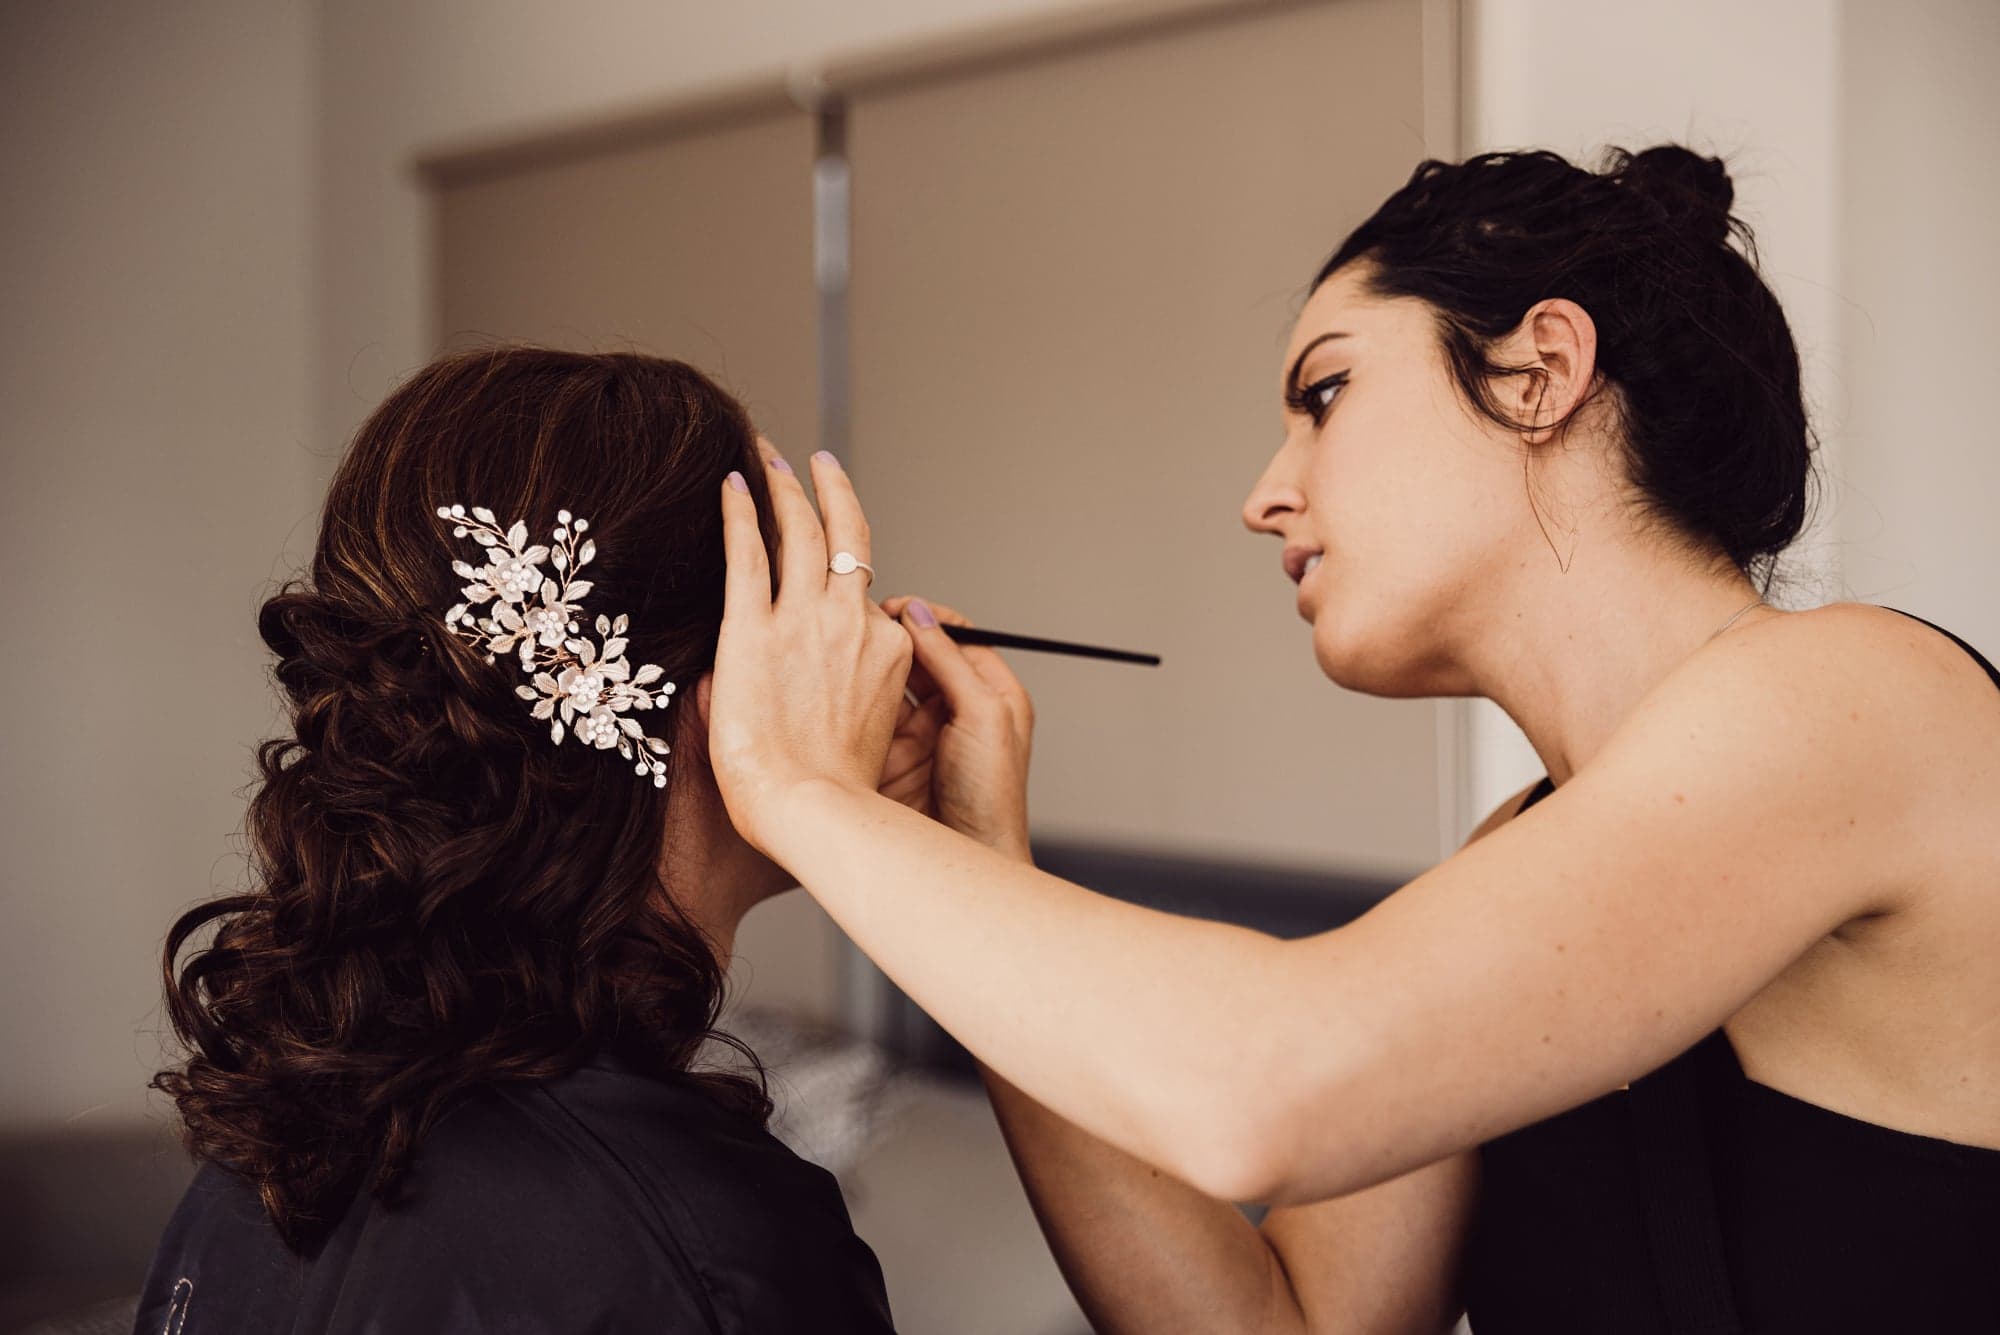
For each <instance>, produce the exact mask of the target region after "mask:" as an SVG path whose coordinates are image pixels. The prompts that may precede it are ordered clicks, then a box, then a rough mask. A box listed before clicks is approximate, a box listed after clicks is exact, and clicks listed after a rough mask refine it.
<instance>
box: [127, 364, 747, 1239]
mask: <svg viewBox="0 0 2000 1335" xmlns="http://www.w3.org/2000/svg"><path fill="white" fill-rule="evenodd" d="M755 442H756V438H755V432H754V430H753V428H752V426H751V423H750V420H749V418H748V416H747V415H746V413H745V412H744V409H743V408H742V406H741V405H740V404H739V403H737V402H736V400H735V399H733V398H732V397H730V396H729V395H728V394H727V393H725V392H724V391H723V390H722V389H720V388H718V387H717V386H716V385H715V384H714V383H713V382H712V381H710V380H709V379H708V378H707V377H706V376H704V375H703V374H702V373H701V372H699V371H697V370H696V369H694V368H693V367H691V366H688V365H686V364H684V363H681V362H677V361H670V360H666V359H662V358H657V357H650V356H645V355H641V354H638V353H626V352H621V353H599V354H586V353H573V352H564V351H558V350H555V349H549V348H538V347H522V346H500V347H487V348H481V349H476V350H473V351H467V352H462V353H457V354H453V355H450V356H446V357H442V358H440V359H438V360H437V361H435V362H432V363H431V364H430V365H428V366H426V367H424V368H423V369H422V370H421V371H419V372H418V373H416V374H415V375H414V376H412V377H411V378H410V379H409V380H408V381H407V382H406V383H404V384H403V385H402V386H400V387H399V388H398V389H397V390H396V391H395V392H394V393H393V394H391V395H390V396H389V398H388V399H387V401H386V402H384V403H383V404H382V405H381V407H380V408H378V409H377V410H376V411H375V413H374V414H373V415H372V416H371V417H370V418H369V419H368V421H367V422H366V423H365V424H363V426H362V427H361V428H360V430H359V432H358V433H357V434H356V436H355V439H354V441H353V443H352V445H351V446H350V447H349V449H348V451H347V453H346V456H345V457H344V459H343V460H342V462H341V464H340V466H339V468H338V469H337V471H336V472H335V474H334V477H333V480H332V484H331V487H330V489H329V491H328V494H327V497H326V504H325V508H324V511H323V513H322V516H321V521H320V532H319V539H318V545H317V548H316V550H315V552H314V555H313V560H312V567H311V575H310V579H299V578H296V577H295V578H293V579H291V580H288V581H286V582H285V583H284V584H283V585H282V586H281V587H280V589H279V590H278V592H276V593H275V594H274V595H273V596H271V597H270V598H268V599H267V600H266V601H265V602H264V604H263V606H262V609H261V611H260V613H259V615H258V619H257V625H258V629H259V631H260V633H261V634H262V636H263V639H264V642H265V644H267V645H268V646H269V647H270V649H271V651H272V652H273V653H275V654H276V655H277V659H278V661H277V664H276V667H275V677H276V680H277V683H278V686H279V688H280V689H281V691H282V692H283V696H284V699H285V701H286V702H287V705H288V707H289V713H290V718H291V729H290V732H291V735H288V736H282V737H276V738H272V739H269V740H267V741H264V742H262V743H260V744H259V745H258V747H257V768H258V775H259V777H258V779H257V781H256V787H255V791H254V793H253V795H252V797H251V798H250V801H249V806H248V816H247V841H248V844H249V846H250V853H251V866H252V871H253V877H252V884H253V886H254V888H252V889H250V890H249V891H248V892H246V893H241V894H233V895H229V896H226V897H223V898H220V899H216V900H212V901H209V902H207V903H204V904H201V905H199V906H198V907H196V908H194V909H192V910H190V911H189V912H187V913H185V914H183V915H182V916H181V917H180V918H179V919H178V920H177V921H176V922H175V923H174V924H173V927H172V930H171V931H170V932H169V933H168V935H167V941H166V950H165V957H164V960H163V969H164V972H165V982H166V1003H167V1014H168V1017H169V1020H170V1022H171V1024H172V1026H173V1029H174V1032H175V1034H176V1035H177V1036H178V1037H179V1039H180V1041H181V1042H182V1043H183V1044H184V1045H185V1047H186V1049H187V1056H186V1060H185V1061H184V1062H183V1064H181V1065H179V1066H176V1067H172V1068H170V1069H168V1070H164V1071H161V1072H160V1073H159V1074H157V1075H156V1076H155V1077H154V1078H153V1080H152V1082H151V1083H152V1087H154V1088H157V1089H160V1090H163V1091H165V1092H166V1093H168V1094H170V1095H171V1096H172V1097H173V1099H174V1101H175V1103H176V1105H177V1107H178V1109H179V1112H180V1116H181V1119H182V1122H183V1125H184V1140H185V1143H186V1145H187V1148H188V1150H189V1152H190V1153H191V1154H193V1155H194V1156H195V1157H197V1158H199V1159H206V1160H210V1161H213V1162H215V1163H218V1164H221V1165H223V1166H225V1167H227V1168H229V1169H232V1170H234V1171H236V1172H238V1173H241V1174H243V1175H244V1176H246V1177H247V1178H248V1179H249V1180H250V1181H251V1182H252V1183H254V1184H255V1186H256V1187H257V1189H258V1192H259V1194H260V1196H261V1198H262V1200H263V1203H264V1207H265V1209H266V1210H267V1211H268V1212H269V1214H270V1217H271V1221H272V1223H273V1224H274V1225H275V1226H276V1228H277V1230H278V1232H279V1234H280V1235H281V1236H282V1237H283V1238H284V1240H285V1241H286V1243H287V1244H288V1245H289V1246H291V1247H293V1248H294V1249H295V1250H300V1251H303V1250H305V1249H307V1248H309V1247H310V1246H311V1245H313V1243H314V1241H315V1239H317V1238H319V1237H322V1236H323V1235H324V1231H325V1230H326V1229H328V1228H330V1227H331V1226H332V1224H333V1223H334V1222H335V1221H337V1220H338V1218H339V1217H340V1214H341V1213H342V1212H343V1210H344V1209H345V1208H346V1205H347V1203H348V1202H349V1200H351V1199H352V1198H353V1196H354V1194H355V1193H356V1192H357V1191H358V1190H359V1189H361V1188H363V1187H365V1188H366V1189H368V1190H369V1191H371V1192H373V1193H374V1194H375V1195H376V1196H378V1197H381V1198H383V1199H389V1198H392V1197H393V1196H395V1195H396V1194H398V1188H399V1186H400V1185H401V1184H402V1183H403V1181H404V1179H405V1175H406V1173H407V1171H408V1168H409V1166H410V1164H411V1162H412V1159H413V1156H414V1154H415V1152H416V1151H417V1148H418V1146H419V1143H420V1142H421V1141H422V1139H423V1137H424V1135H425V1134H426V1132H427V1131H428V1130H429V1129H430V1128H431V1127H432V1126H433V1125H434V1124H435V1123H436V1122H437V1120H438V1118H439V1117H440V1116H441V1115H442V1114H443V1113H445V1112H446V1111H447V1110H448V1109H449V1108H450V1107H451V1106H452V1105H453V1104H454V1102H455V1101H456V1100H458V1099H459V1098H461V1097H462V1096H465V1095H467V1094H469V1093H471V1092H473V1091H474V1090H476V1089H477V1088H479V1087H480V1086H482V1085H486V1084H488V1083H490V1082H494V1081H511V1080H535V1079H544V1078H549V1077H554V1076H558V1075H562V1074H564V1073H566V1072H568V1071H570V1070H572V1069H573V1068H575V1067H576V1066H578V1065H579V1064H581V1063H582V1062H583V1061H585V1060H586V1059H587V1058H588V1057H590V1056H591V1055H592V1054H593V1053H594V1052H596V1051H598V1050H611V1051H615V1052H616V1053H617V1054H618V1055H619V1056H620V1057H622V1058H624V1059H626V1060H628V1061H631V1062H634V1063H636V1064H637V1065H638V1066H639V1067H640V1068H641V1069H644V1070H648V1071H651V1072H654V1073H659V1074H669V1073H686V1074H687V1077H688V1078H691V1079H694V1080H696V1081H698V1082H699V1083H700V1084H701V1085H702V1086H703V1087H704V1088H705V1089H706V1090H707V1091H708V1092H709V1093H711V1094H712V1095H713V1096H714V1097H715V1098H717V1099H718V1100H720V1101H721V1102H723V1103H724V1104H726V1105H728V1106H730V1107H733V1108H735V1109H737V1110H739V1111H741V1112H743V1113H745V1114H747V1115H749V1116H751V1117H754V1118H755V1119H756V1120H757V1121H759V1122H762V1121H764V1120H765V1119H766V1118H768V1116H769V1115H770V1110H771V1102H770V1099H769V1096H768V1093H767V1091H766V1088H765V1085H764V1078H763V1071H762V1068H761V1067H759V1066H758V1065H757V1063H756V1059H755V1057H754V1056H753V1055H751V1054H749V1053H748V1052H747V1050H745V1049H742V1048H741V1045H739V1044H735V1043H734V1041H733V1040H731V1039H729V1038H728V1037H727V1036H726V1035H723V1034H720V1033H719V1032H718V1031H717V1030H716V1028H715V1024H716V1019H717V1015H718V1011H719V1008H720V1005H721V999H722V986H723V966H722V965H721V963H720V962H719V960H718V957H717V954H716V952H715V950H714V949H713V948H712V945H711V943H710V942H709V941H708V940H707V939H706V938H705V937H704V936H703V934H702V933H701V932H700V930H699V929H698V928H697V927H696V925H695V924H694V923H693V922H692V921H691V920H689V919H688V918H687V917H686V916H685V915H684V914H682V913H681V911H680V910H679V909H678V908H677V907H676V906H675V905H674V903H673V902H672V900H671V899H670V898H669V897H668V895H667V893H666V890H665V886H664V885H663V884H662V882H661V880H660V877H659V861H660V857H661V851H662V840H663V838H664V832H665V820H666V815H667V810H668V806H669V804H670V803H672V802H673V801H674V798H675V795H676V793H677V792H679V791H680V790H681V783H682V782H683V770H684V763H686V762H683V756H684V753H685V748H683V747H681V746H678V745H677V746H675V747H674V749H673V752H672V754H671V755H670V756H669V757H668V760H669V762H670V769H669V772H668V776H667V777H668V783H667V784H666V786H665V787H656V786H655V785H654V783H653V782H652V779H651V777H650V776H641V775H638V774H636V773H635V772H634V769H633V763H632V762H629V761H623V760H621V759H620V757H619V756H618V754H617V753H616V752H615V751H612V752H609V753H607V752H606V751H602V750H599V749H597V748H594V747H588V746H585V745H582V744H581V743H579V742H577V741H576V740H575V739H573V738H571V739H566V740H565V742H564V743H563V744H561V745H558V744H555V743H554V742H552V741H551V739H550V735H549V725H548V724H547V723H544V722H539V721H536V720H535V719H534V718H532V717H531V716H530V713H529V707H528V705H527V703H526V702H524V701H523V700H522V699H520V698H519V697H517V696H516V695H515V693H514V690H515V687H516V686H518V685H520V684H522V682H523V681H524V680H525V678H524V677H523V675H522V673H521V671H520V667H519V664H518V663H517V662H516V661H514V660H513V659H512V658H511V657H510V656H504V655H503V656H502V657H501V658H500V659H499V661H497V662H493V663H489V662H487V661H486V657H485V654H484V652H483V651H482V650H481V648H480V647H479V646H477V645H475V644H473V643H471V642H470V641H469V640H467V639H464V638H461V637H460V636H458V635H455V634H454V633H453V632H452V631H451V629H450V628H449V627H448V626H447V625H446V623H445V622H444V619H443V613H444V611H445V609H446V608H447V607H449V606H450V605H451V604H452V603H454V602H458V601H460V600H461V599H462V597H463V595H462V594H461V593H460V592H459V589H460V586H461V585H462V584H463V583H464V581H463V579H462V578H460V577H459V576H457V575H455V574H454V573H453V570H452V561H453V560H454V559H465V558H466V556H467V555H468V552H470V553H471V554H472V555H474V556H477V555H478V552H477V549H476V548H468V546H467V544H466V540H465V539H461V538H456V537H454V536H453V535H452V532H451V525H450V524H449V523H447V522H446V521H444V520H441V519H439V518H438V516H437V513H436V512H437V509H438V507H439V506H445V505H452V504H464V505H466V506H467V507H468V508H469V507H470V506H472V505H473V504H478V505H482V506H486V507H489V508H491V509H492V510H493V511H494V512H495V513H496V514H497V516H498V517H499V521H500V522H501V523H502V524H508V523H511V522H512V521H513V520H514V519H516V518H519V519H523V520H525V521H526V523H527V525H528V528H529V530H530V532H531V533H534V534H537V535H546V534H547V533H548V532H549V530H550V529H552V528H553V527H554V526H555V525H556V523H557V518H556V514H557V511H558V510H560V509H567V510H570V511H572V512H573V513H574V514H575V515H577V516H579V517H582V518H585V519H587V520H589V522H590V536H592V537H593V538H595V539H596V540H597V559H596V560H595V561H594V562H593V563H592V567H591V572H592V578H591V582H592V585H593V587H592V591H591V593H590V594H589V596H588V603H589V605H590V606H591V607H592V608H593V609H604V610H607V611H609V612H611V613H612V614H616V613H618V612H625V613H628V614H629V616H630V631H629V634H628V636H627V639H628V640H629V651H628V652H629V654H630V658H631V661H632V662H633V663H635V664H637V663H657V664H659V665H660V666H661V667H663V668H664V669H665V679H666V680H671V681H674V682H676V683H679V684H681V685H682V686H683V687H684V688H686V692H687V693H685V694H683V695H682V696H681V697H679V698H678V700H677V702H676V704H677V707H678V709H679V710H681V711H685V710H687V709H688V708H690V698H691V692H692V687H693V683H694V682H695V680H696V679H697V678H699V676H700V675H701V674H702V673H703V672H704V671H706V670H707V669H709V668H710V667H712V666H713V665H714V661H715V648H716V640H717V637H718V634H719V631H720V628H721V624H722V605H723V580H724V559H723V541H722V521H721V505H720V502H719V499H718V497H719V488H720V487H721V485H722V482H723V479H724V478H725V476H726V475H727V474H728V473H729V471H730V470H731V469H737V470H740V471H741V472H742V473H743V474H744V476H745V478H746V479H747V480H748V481H749V483H750V486H751V488H752V490H753V493H754V494H755V496H756V500H757V505H758V509H759V512H760V514H761V515H762V517H763V519H764V525H763V527H764V531H765V533H766V534H767V535H768V534H771V533H773V532H775V527H774V526H773V525H772V524H771V522H770V517H771V512H770V502H769V495H768V492H767V491H766V490H765V487H764V470H763V468H762V467H761V466H758V456H757V449H756V443H755ZM543 540H545V539H543ZM768 541H769V540H768V538H767V542H768ZM773 568H775V562H774V563H773ZM677 718H678V715H677V714H672V713H670V714H669V715H667V716H664V717H663V718H661V719H657V720H656V722H655V724H649V725H648V727H647V731H648V732H650V733H653V734H654V735H656V736H667V735H668V734H669V731H670V730H669V729H668V728H666V727H663V726H659V725H660V724H664V723H671V722H673V721H675V720H676V719H677ZM668 739H669V740H671V737H668ZM211 923H213V924H216V931H215V934H214V937H213V939H212V940H211V942H210V944H209V945H208V946H207V947H206V948H204V949H199V950H195V951H193V952H192V953H191V954H189V956H188V958H187V959H186V960H185V961H184V962H181V961H180V956H181V954H182V952H183V948H184V947H186V946H187V945H188V943H189V941H190V940H191V938H193V937H194V936H195V934H196V933H197V932H198V931H200V930H201V929H202V928H204V927H205V926H208V925H209V924H211ZM711 1039H714V1040H719V1041H721V1042H723V1043H727V1044H730V1045H732V1046H735V1047H737V1048H738V1050H739V1051H740V1052H741V1053H742V1054H743V1056H744V1057H746V1058H747V1059H748V1065H747V1067H744V1066H742V1065H741V1064H739V1065H738V1066H737V1068H736V1069H720V1068H705V1069H702V1070H693V1069H691V1068H692V1067H693V1066H694V1065H695V1063H696V1059H697V1056H698V1054H699V1052H700V1050H701V1049H702V1047H703V1045H704V1044H705V1043H706V1042H707V1041H709V1040H711Z"/></svg>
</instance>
